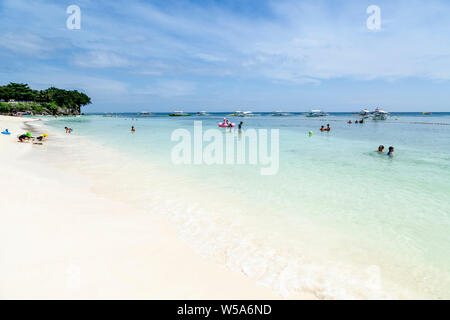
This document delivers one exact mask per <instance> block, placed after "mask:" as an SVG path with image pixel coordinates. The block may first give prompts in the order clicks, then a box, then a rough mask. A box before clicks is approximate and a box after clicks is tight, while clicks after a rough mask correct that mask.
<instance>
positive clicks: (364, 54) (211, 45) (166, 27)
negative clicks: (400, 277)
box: [0, 0, 450, 112]
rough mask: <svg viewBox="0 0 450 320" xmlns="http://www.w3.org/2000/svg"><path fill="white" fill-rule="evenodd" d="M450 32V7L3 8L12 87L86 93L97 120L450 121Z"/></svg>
mask: <svg viewBox="0 0 450 320" xmlns="http://www.w3.org/2000/svg"><path fill="white" fill-rule="evenodd" d="M72 4H75V5H78V6H79V7H80V8H81V29H80V30H69V29H67V28H66V20H67V17H68V16H69V15H68V14H67V13H66V8H67V7H68V6H69V5H72ZM373 4H374V5H378V6H379V7H380V9H381V19H382V20H381V30H379V31H372V30H369V29H368V28H367V27H366V20H367V18H368V17H369V15H368V14H367V13H366V9H367V7H368V6H369V5H373ZM449 34H450V1H445V0H441V1H437V0H428V1H417V0H407V1H406V0H405V1H401V0H399V1H394V0H389V1H377V0H371V1H364V0H355V1H351V0H346V1H339V0H329V1H325V0H322V1H321V0H314V1H300V0H297V1H294V0H273V1H265V0H247V1H245V0H240V1H238V0H236V1H232V0H225V1H219V0H215V1H213V0H191V1H187V0H184V1H183V0H179V1H169V0H167V1H159V0H158V1H144V0H127V1H120V0H118V1H117V0H116V1H107V0H97V1H87V0H69V1H50V0H35V1H24V0H1V2H0V83H2V84H6V83H8V82H10V81H14V82H26V83H29V84H30V85H31V86H32V87H33V88H37V89H41V88H47V87H49V86H56V87H60V88H66V89H78V90H82V91H84V92H86V93H87V94H88V95H89V96H91V97H92V100H93V104H92V105H90V106H88V107H87V108H86V109H85V110H84V111H86V112H118V111H124V112H126V111H130V112H131V111H143V110H147V111H155V112H156V111H172V110H180V109H181V110H186V111H196V110H210V111H232V110H239V109H248V110H254V111H273V110H277V109H283V110H285V111H305V110H309V109H311V108H322V109H324V110H326V111H358V110H360V109H362V108H363V107H367V106H369V107H372V106H383V107H385V108H387V109H388V110H390V111H450V36H449Z"/></svg>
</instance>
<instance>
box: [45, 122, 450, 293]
mask: <svg viewBox="0 0 450 320" xmlns="http://www.w3.org/2000/svg"><path fill="white" fill-rule="evenodd" d="M224 116H226V114H213V115H211V116H203V117H197V116H192V117H182V118H179V117H176V118H174V117H168V116H167V115H163V114H156V115H153V116H150V117H138V116H136V115H135V114H133V115H131V114H119V115H118V116H117V117H113V118H110V117H103V116H102V115H89V116H83V117H76V118H60V119H59V120H52V121H49V122H47V124H48V125H49V126H51V127H53V128H57V129H62V128H63V127H64V126H69V127H72V128H73V129H74V133H73V134H74V135H81V136H85V137H88V138H90V139H93V140H95V141H96V142H98V143H100V144H102V145H104V146H108V147H111V148H114V149H116V150H118V151H120V152H121V153H124V154H127V155H129V156H131V157H133V158H134V159H140V160H142V161H143V162H149V163H151V164H152V165H153V166H154V167H155V166H156V168H158V170H161V172H164V171H165V172H170V173H171V174H172V175H174V176H175V177H177V179H179V181H181V182H180V185H178V184H174V185H173V187H172V189H174V191H175V192H179V193H184V192H185V190H184V188H186V186H188V188H189V186H191V187H192V190H195V192H190V193H189V199H190V202H191V203H192V204H195V205H196V208H197V209H198V207H201V208H202V210H204V211H206V212H208V214H211V215H212V214H213V215H215V216H218V217H219V218H223V219H224V220H230V221H231V222H232V223H233V224H235V225H240V226H242V227H243V228H244V229H243V230H245V234H246V235H247V234H251V233H254V234H255V235H257V237H259V238H260V239H264V248H268V247H270V246H271V244H273V245H274V248H275V247H277V248H278V249H277V250H278V251H277V252H278V253H280V252H282V251H283V252H284V250H286V256H289V259H291V260H289V261H294V263H295V267H292V268H291V267H289V268H288V267H286V263H284V262H283V263H284V264H283V263H280V264H281V265H283V267H282V269H283V270H284V271H286V270H288V269H289V270H291V269H295V271H293V272H290V273H289V276H286V273H287V272H284V273H283V272H282V271H277V272H273V273H269V272H268V270H269V269H271V268H272V264H273V259H274V258H273V257H271V258H270V259H272V260H270V259H269V258H267V257H266V255H267V254H268V253H267V252H269V251H270V249H266V251H264V253H261V252H262V251H261V250H260V251H258V253H256V251H255V254H254V255H253V256H251V257H250V255H249V254H248V252H247V253H245V259H244V258H242V253H240V256H239V259H237V258H236V259H234V260H233V265H236V264H237V263H238V262H239V263H241V264H242V265H245V268H246V269H245V270H247V271H245V272H246V273H248V274H249V275H250V276H252V273H253V275H254V276H255V277H256V278H258V279H259V280H260V281H261V282H264V283H268V282H270V283H273V280H272V279H271V278H270V277H273V276H274V274H276V275H277V277H278V278H282V277H285V278H286V279H285V284H284V285H283V286H281V285H279V288H278V289H280V287H282V288H281V289H280V290H281V291H283V290H284V291H292V290H295V289H308V290H312V291H314V293H316V294H317V295H319V296H323V297H326V298H339V297H344V298H345V297H350V298H351V297H356V298H359V297H369V298H370V297H372V298H383V297H408V296H412V297H432V298H450V255H449V253H450V236H449V231H450V148H449V147H450V113H439V114H433V115H426V116H425V115H422V114H412V113H400V114H394V115H393V117H392V118H390V119H389V120H386V121H372V120H366V122H365V123H364V124H354V123H352V124H348V123H347V121H348V120H350V119H351V120H354V119H356V115H353V114H332V115H330V116H328V117H326V118H316V119H311V118H305V117H304V115H301V114H294V115H290V116H287V117H272V116H270V114H261V115H260V116H259V117H255V118H243V119H240V118H230V119H231V120H233V121H235V122H236V121H241V120H242V121H244V128H246V129H248V128H256V129H279V130H280V160H279V162H280V167H279V171H278V173H277V174H276V175H269V176H262V175H260V167H261V166H260V165H257V166H253V165H210V166H207V165H178V166H176V165H173V164H172V162H171V150H172V148H173V147H174V146H175V145H176V142H173V141H171V140H170V136H171V133H172V132H173V130H175V129H178V128H185V129H187V130H189V131H191V132H192V131H193V122H194V120H201V121H202V125H203V130H206V129H209V128H217V122H219V121H220V120H221V119H222V118H223V117H224ZM327 123H329V124H330V125H331V127H332V130H331V132H329V133H322V132H320V131H319V130H318V129H319V128H320V126H321V125H326V124H327ZM131 125H134V126H135V127H136V130H137V131H136V133H134V134H131V133H130V127H131ZM311 130H312V131H314V134H313V135H312V136H309V135H308V132H309V131H311ZM222 132H223V135H224V136H226V135H232V136H233V139H235V140H236V141H237V143H238V141H239V135H238V134H237V130H234V131H233V132H232V133H230V132H227V130H222ZM206 144H207V143H205V145H206ZM380 144H383V145H384V146H385V147H386V149H387V147H389V146H391V145H392V146H394V147H395V156H394V157H388V156H386V155H385V154H378V153H377V152H376V149H377V147H378V145H380ZM143 181H146V182H145V183H149V182H148V181H147V180H145V179H142V184H144V182H143ZM134 183H135V184H139V183H140V181H139V180H137V181H134ZM181 183H182V184H181ZM143 187H144V188H145V186H143ZM192 190H190V191H192ZM186 192H187V191H186ZM143 197H144V195H143ZM189 210H190V209H186V215H189V214H190V212H191V211H189ZM189 228H192V224H191V225H190V226H189ZM189 228H188V229H189ZM185 232H186V233H189V230H185ZM215 232H216V233H217V232H219V231H217V230H215ZM225 233H226V232H225ZM224 236H225V235H224ZM210 238H211V235H210V234H209V235H208V239H206V238H203V240H205V239H206V240H205V241H203V240H202V241H203V242H202V244H203V246H205V243H206V242H207V241H211V243H208V245H210V246H214V245H215V244H214V241H213V240H214V239H210ZM215 241H216V242H220V241H222V242H223V239H222V240H220V239H216V240H215ZM222 246H224V244H222ZM234 248H236V245H234ZM203 249H204V250H205V248H203ZM223 250H224V251H226V252H227V254H230V255H231V254H232V253H233V252H232V249H230V248H226V249H223ZM233 250H234V249H233ZM245 250H247V251H248V250H254V248H253V249H249V248H247V247H246V249H245ZM280 254H281V253H280ZM262 256H264V257H262ZM263 259H266V262H265V264H264V271H258V270H259V269H258V266H260V265H262V263H261V261H262V260H263ZM238 260H239V261H238ZM244 260H245V261H244ZM227 261H228V262H227V264H230V263H229V261H230V260H227ZM237 261H238V262H237ZM288 264H289V263H288ZM242 265H241V266H240V267H239V268H241V269H242V268H243V267H242ZM289 265H291V264H289ZM335 267H336V268H335ZM334 268H335V269H334ZM257 269H258V270H257ZM258 272H259V273H258ZM263 273H265V274H266V275H265V276H262V274H263ZM269 278H270V279H269ZM380 279H381V280H380ZM295 281H297V282H298V283H300V284H299V285H298V286H297V287H295V286H294V287H289V285H290V284H291V283H293V282H295ZM380 281H381V283H382V284H381V285H380V284H379V282H380ZM311 282H314V284H311ZM288 284H289V285H288ZM344 286H346V288H338V287H344ZM358 286H359V288H358ZM312 287H314V288H312ZM344 291H345V292H344ZM397 293H398V294H397Z"/></svg>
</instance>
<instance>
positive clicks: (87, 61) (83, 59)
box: [73, 51, 134, 68]
mask: <svg viewBox="0 0 450 320" xmlns="http://www.w3.org/2000/svg"><path fill="white" fill-rule="evenodd" d="M73 63H74V64H75V65H77V66H80V67H84V68H121V67H129V66H132V65H133V64H134V63H133V62H132V61H131V60H129V59H128V58H126V57H124V56H120V55H117V54H115V53H112V52H102V51H91V52H88V53H86V54H77V55H75V57H74V59H73Z"/></svg>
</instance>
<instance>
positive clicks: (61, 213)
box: [0, 116, 314, 299]
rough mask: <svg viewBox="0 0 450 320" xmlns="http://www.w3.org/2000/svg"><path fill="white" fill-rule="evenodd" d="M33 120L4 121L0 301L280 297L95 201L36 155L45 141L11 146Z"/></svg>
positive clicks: (149, 218)
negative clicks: (23, 128) (8, 134)
mask: <svg viewBox="0 0 450 320" xmlns="http://www.w3.org/2000/svg"><path fill="white" fill-rule="evenodd" d="M29 121H33V120H32V119H30V118H27V119H23V118H15V117H6V116H1V117H0V128H1V129H2V130H4V129H5V128H8V129H9V130H10V131H11V132H12V134H11V136H2V137H0V138H1V143H0V150H2V151H4V152H5V154H6V155H7V156H6V157H4V158H2V159H0V163H1V165H2V168H3V170H2V178H1V179H0V181H1V182H0V187H1V188H2V189H3V190H4V191H3V193H2V194H3V198H4V199H7V201H2V205H0V212H1V215H2V221H3V222H2V224H1V226H0V229H1V230H0V234H1V236H0V241H1V243H2V245H1V248H0V255H1V260H2V261H3V263H2V264H1V265H0V274H1V276H0V297H1V298H2V299H30V298H31V299H33V298H34V299H52V298H53V299H280V298H281V297H280V296H279V295H277V294H276V293H274V292H273V291H271V290H270V289H268V288H266V287H263V286H261V285H257V284H255V283H254V282H253V281H252V280H251V279H249V278H247V277H246V276H244V275H243V274H239V273H236V272H233V271H230V270H228V269H226V268H225V267H224V266H220V265H218V264H216V263H214V262H211V261H209V260H207V259H204V258H202V257H200V256H199V255H198V254H197V253H196V252H195V251H194V249H192V248H191V247H190V246H189V245H187V244H186V243H185V242H183V241H182V240H181V239H180V238H179V235H178V234H177V231H176V230H175V228H174V226H173V225H172V224H171V223H170V221H168V219H167V218H166V217H164V216H160V217H156V216H154V215H149V214H147V213H146V212H145V211H143V210H139V209H137V208H136V207H134V206H132V205H128V204H127V203H124V202H122V201H113V200H111V199H107V198H104V197H101V196H99V195H98V194H97V193H96V192H93V191H92V190H90V188H89V186H86V181H85V180H84V178H83V177H82V176H76V175H73V173H71V172H69V173H63V172H61V170H58V169H55V168H52V167H51V166H49V165H48V164H47V163H46V162H45V161H39V159H45V153H46V152H48V150H45V149H46V147H47V146H46V145H43V146H40V145H32V144H21V143H17V142H16V140H17V139H16V135H17V134H18V131H19V132H21V131H22V129H21V127H22V126H23V125H24V124H25V122H29ZM46 130H47V129H46ZM54 138H55V132H50V136H49V140H48V141H47V142H46V144H48V145H49V146H50V144H51V143H52V139H54ZM58 138H59V139H62V135H61V136H59V137H58ZM35 148H36V149H37V148H39V149H38V150H34V149H35ZM36 152H39V153H40V154H41V157H42V158H39V157H34V156H33V153H36ZM30 160H32V161H30ZM69 162H70V161H69ZM299 298H305V299H314V297H313V296H312V295H311V296H309V295H305V296H303V297H299Z"/></svg>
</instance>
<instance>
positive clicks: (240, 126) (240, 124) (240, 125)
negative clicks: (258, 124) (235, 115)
mask: <svg viewBox="0 0 450 320" xmlns="http://www.w3.org/2000/svg"><path fill="white" fill-rule="evenodd" d="M243 124H244V123H243V122H242V121H241V122H239V125H238V130H239V133H242V125H243Z"/></svg>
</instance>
